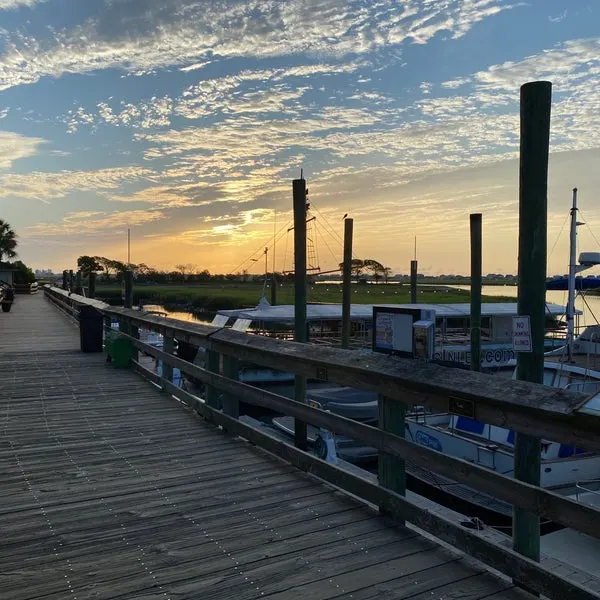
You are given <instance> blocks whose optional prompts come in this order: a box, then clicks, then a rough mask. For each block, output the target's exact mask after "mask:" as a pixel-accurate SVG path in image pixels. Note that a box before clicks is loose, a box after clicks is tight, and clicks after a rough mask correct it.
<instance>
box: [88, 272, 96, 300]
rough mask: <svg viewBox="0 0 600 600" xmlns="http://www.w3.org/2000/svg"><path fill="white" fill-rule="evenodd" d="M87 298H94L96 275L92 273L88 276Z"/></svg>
mask: <svg viewBox="0 0 600 600" xmlns="http://www.w3.org/2000/svg"><path fill="white" fill-rule="evenodd" d="M88 297H89V298H92V299H94V298H95V297H96V273H93V272H92V273H90V274H89V275H88Z"/></svg>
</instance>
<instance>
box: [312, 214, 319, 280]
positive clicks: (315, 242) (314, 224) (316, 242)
mask: <svg viewBox="0 0 600 600" xmlns="http://www.w3.org/2000/svg"><path fill="white" fill-rule="evenodd" d="M313 230H314V232H315V239H314V240H313V245H314V250H315V260H316V261H317V264H316V265H315V266H316V267H319V270H320V264H321V263H320V261H319V244H318V240H319V235H318V232H317V220H316V219H315V222H314V223H313Z"/></svg>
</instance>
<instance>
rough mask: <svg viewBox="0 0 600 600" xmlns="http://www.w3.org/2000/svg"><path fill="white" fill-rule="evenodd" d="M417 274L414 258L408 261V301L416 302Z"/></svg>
mask: <svg viewBox="0 0 600 600" xmlns="http://www.w3.org/2000/svg"><path fill="white" fill-rule="evenodd" d="M417 274H418V263H417V261H416V259H415V260H411V261H410V303H411V304H416V303H417Z"/></svg>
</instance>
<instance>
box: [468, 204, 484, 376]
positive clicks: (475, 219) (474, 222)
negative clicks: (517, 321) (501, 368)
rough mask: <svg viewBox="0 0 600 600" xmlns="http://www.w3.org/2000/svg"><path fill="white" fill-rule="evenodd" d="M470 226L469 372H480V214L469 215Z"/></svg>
mask: <svg viewBox="0 0 600 600" xmlns="http://www.w3.org/2000/svg"><path fill="white" fill-rule="evenodd" d="M470 226H471V370H473V371H481V245H482V242H481V214H480V213H475V214H472V215H470Z"/></svg>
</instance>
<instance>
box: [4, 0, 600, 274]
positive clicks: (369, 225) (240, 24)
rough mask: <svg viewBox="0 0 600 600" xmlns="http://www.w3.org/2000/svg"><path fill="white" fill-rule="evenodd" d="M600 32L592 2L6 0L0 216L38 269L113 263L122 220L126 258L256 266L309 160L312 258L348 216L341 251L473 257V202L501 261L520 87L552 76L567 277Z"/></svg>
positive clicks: (590, 245)
mask: <svg viewBox="0 0 600 600" xmlns="http://www.w3.org/2000/svg"><path fill="white" fill-rule="evenodd" d="M599 31H600V5H599V4H598V3H597V2H591V1H584V0H572V1H570V2H565V1H558V0H533V1H531V2H516V1H514V2H513V1H503V0H435V1H432V0H405V1H399V0H372V1H369V2H367V1H363V0H346V1H342V0H291V1H288V2H274V1H266V0H254V1H246V2H242V1H233V0H220V1H219V2H206V1H203V2H199V1H193V0H187V1H186V0H160V1H159V0H144V1H142V0H98V1H96V2H82V1H81V0H79V1H77V0H45V1H44V0H0V214H1V216H2V218H4V219H6V220H8V221H9V222H10V223H11V224H12V225H13V226H14V227H15V228H16V229H17V231H18V233H19V236H20V241H21V250H20V253H21V256H22V258H23V259H24V260H25V261H27V262H29V263H31V264H33V265H35V266H37V267H53V268H55V269H63V268H72V267H73V266H74V263H75V260H76V258H77V256H79V255H80V254H103V255H108V256H112V257H114V258H120V259H123V258H125V244H124V240H125V231H126V229H127V227H130V228H131V230H132V237H133V240H134V244H133V256H132V260H133V261H134V262H146V263H148V264H152V265H155V266H158V267H160V268H168V267H171V266H172V265H174V264H176V263H179V262H185V263H192V264H197V265H198V266H199V267H201V268H208V269H209V270H211V271H213V272H228V271H231V270H234V269H236V268H249V269H250V270H252V269H256V270H259V267H258V266H257V265H258V263H252V262H250V260H249V259H250V258H252V256H255V254H253V253H256V252H259V253H260V251H261V250H262V247H263V246H264V245H265V244H270V242H269V236H270V235H272V232H273V230H274V225H275V227H276V229H279V228H281V227H283V228H284V229H285V225H286V223H287V221H288V220H289V219H290V218H291V211H290V208H291V179H293V178H294V177H297V176H298V175H299V170H300V168H303V169H304V172H305V174H306V177H307V179H308V183H309V189H310V196H311V201H312V202H313V205H314V206H315V208H316V210H317V211H318V213H317V223H318V225H317V232H319V233H320V235H319V236H318V238H319V239H320V240H321V241H318V244H320V245H319V254H320V259H319V262H320V266H321V267H322V268H323V269H326V268H331V267H332V266H333V265H334V264H336V263H337V262H338V261H339V259H340V256H341V248H340V244H339V235H341V230H342V221H341V218H342V216H343V214H344V213H349V214H351V215H352V216H353V217H354V218H355V230H356V246H355V255H357V256H364V257H372V258H376V259H377V260H380V261H381V262H383V263H385V264H386V265H389V266H391V267H392V269H393V270H394V271H406V265H407V263H408V261H409V260H410V258H411V254H412V240H413V236H414V235H417V236H418V240H419V259H420V262H421V266H422V269H423V271H425V272H430V273H441V272H466V271H467V270H468V215H469V213H470V212H482V213H483V219H484V236H485V247H484V269H485V270H486V271H495V272H497V271H500V272H514V271H516V244H517V227H518V224H517V208H518V207H517V198H518V189H517V188H518V163H517V158H518V114H519V106H518V98H519V87H520V85H521V84H523V83H525V82H527V81H531V80H535V79H549V80H551V81H552V82H553V86H554V87H553V118H552V158H551V170H550V189H549V203H550V216H549V240H550V242H551V245H552V246H553V247H554V250H553V251H552V253H551V256H550V265H549V270H550V271H551V272H563V271H564V270H565V263H566V236H565V234H564V233H563V235H562V236H560V238H558V243H557V244H556V245H555V244H554V242H555V241H556V239H557V237H558V234H559V232H560V231H561V227H562V225H563V223H564V219H565V217H566V214H567V211H568V206H569V201H570V189H571V188H572V187H573V186H575V185H577V186H579V188H580V189H581V207H582V209H583V214H584V216H585V217H586V218H587V220H588V223H589V225H590V228H586V229H582V230H581V244H582V247H583V245H584V244H585V245H586V248H587V249H591V250H594V249H598V248H596V246H597V242H596V239H595V238H596V237H597V238H599V239H600V206H599V205H598V202H597V201H596V199H597V190H598V189H599V187H600V186H599V184H600V181H599V177H600V175H599V173H598V168H597V164H598V161H599V159H600V129H599V128H598V127H597V119H598V114H600V85H599V84H600V37H599V35H598V32H599ZM275 212H276V213H277V223H278V224H275V223H274V219H275ZM594 223H596V225H597V226H596V228H595V229H594ZM285 238H286V236H285V235H282V236H280V241H279V242H278V245H279V247H278V250H277V255H278V261H279V262H278V263H277V268H283V267H284V266H285V264H284V263H285V261H288V266H289V264H290V263H289V261H291V257H290V255H289V252H287V253H286V251H285V249H284V248H285V246H286V242H287V240H285ZM290 247H291V244H290ZM599 250H600V249H599ZM244 261H246V262H245V263H244Z"/></svg>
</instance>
